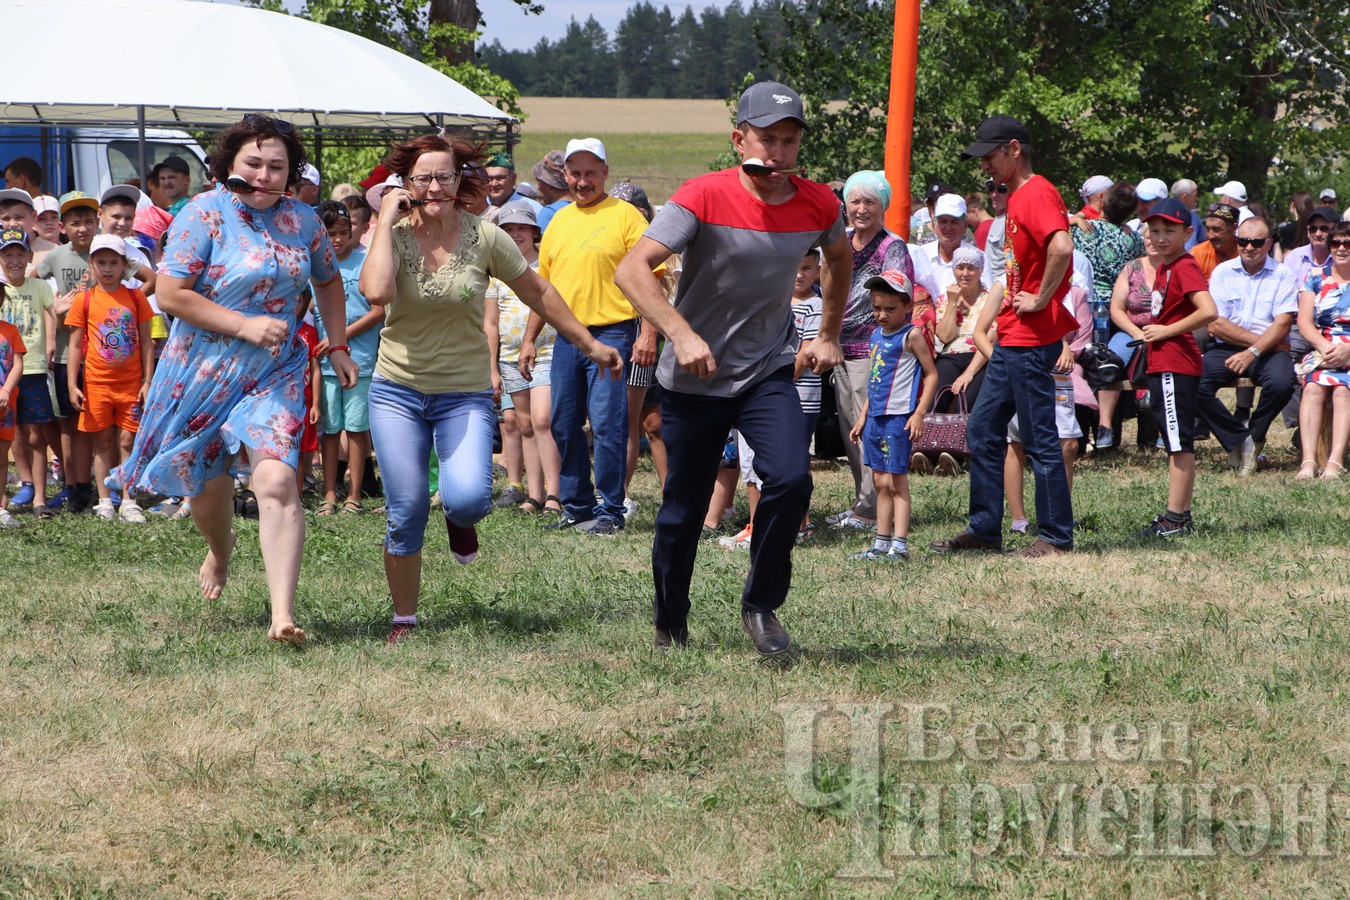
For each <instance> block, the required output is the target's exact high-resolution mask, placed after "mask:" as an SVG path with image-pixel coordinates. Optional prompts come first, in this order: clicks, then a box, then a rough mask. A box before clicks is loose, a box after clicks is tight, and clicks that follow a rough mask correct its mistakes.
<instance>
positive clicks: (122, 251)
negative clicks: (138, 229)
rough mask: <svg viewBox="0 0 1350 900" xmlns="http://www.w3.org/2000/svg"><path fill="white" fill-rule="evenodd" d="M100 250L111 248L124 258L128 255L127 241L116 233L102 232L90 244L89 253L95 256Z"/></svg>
mask: <svg viewBox="0 0 1350 900" xmlns="http://www.w3.org/2000/svg"><path fill="white" fill-rule="evenodd" d="M99 250H111V251H113V252H114V253H116V254H117V255H118V256H121V257H123V258H125V257H126V255H127V244H126V241H124V240H122V239H121V238H120V237H118V236H117V235H115V234H100V235H98V236H97V237H95V238H94V241H93V243H91V244H90V245H89V255H90V256H93V255H94V254H95V253H97V252H98V251H99Z"/></svg>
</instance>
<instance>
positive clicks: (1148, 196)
mask: <svg viewBox="0 0 1350 900" xmlns="http://www.w3.org/2000/svg"><path fill="white" fill-rule="evenodd" d="M1134 192H1135V194H1137V195H1138V196H1139V199H1140V200H1145V201H1148V200H1161V199H1162V198H1164V197H1166V196H1167V185H1166V184H1164V183H1163V180H1162V179H1161V178H1145V179H1144V180H1143V181H1141V182H1139V186H1138V187H1136V188H1135V189H1134Z"/></svg>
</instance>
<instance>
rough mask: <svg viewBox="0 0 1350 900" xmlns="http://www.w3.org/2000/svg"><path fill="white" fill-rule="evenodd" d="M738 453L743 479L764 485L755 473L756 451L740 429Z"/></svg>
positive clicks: (737, 435) (759, 485)
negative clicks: (751, 447) (742, 435)
mask: <svg viewBox="0 0 1350 900" xmlns="http://www.w3.org/2000/svg"><path fill="white" fill-rule="evenodd" d="M736 453H737V456H738V457H739V459H740V462H741V481H743V482H745V483H746V484H753V485H754V486H755V487H757V488H762V487H764V482H763V481H761V480H760V478H759V475H757V474H756V473H755V451H753V450H751V449H750V445H749V444H747V443H746V442H745V438H743V437H741V433H740V432H739V431H738V432H736Z"/></svg>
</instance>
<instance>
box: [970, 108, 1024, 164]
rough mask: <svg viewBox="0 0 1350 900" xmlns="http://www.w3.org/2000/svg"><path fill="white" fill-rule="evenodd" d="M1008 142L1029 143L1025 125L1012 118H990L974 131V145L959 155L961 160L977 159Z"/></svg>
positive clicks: (1000, 116)
mask: <svg viewBox="0 0 1350 900" xmlns="http://www.w3.org/2000/svg"><path fill="white" fill-rule="evenodd" d="M1008 141H1017V142H1018V143H1022V144H1030V143H1031V133H1030V132H1028V131H1027V128H1026V126H1025V125H1023V124H1022V123H1021V122H1020V121H1019V120H1017V119H1014V118H1013V117H1012V116H1002V115H999V116H990V117H989V118H987V119H985V120H984V121H983V122H981V123H980V127H979V128H977V129H976V130H975V143H973V144H971V145H970V146H969V147H967V148H966V149H965V152H964V153H962V154H961V158H962V159H979V158H980V157H981V156H984V155H985V154H986V153H989V152H990V151H992V150H997V149H998V148H999V147H1002V146H1003V145H1004V144H1006V143H1008Z"/></svg>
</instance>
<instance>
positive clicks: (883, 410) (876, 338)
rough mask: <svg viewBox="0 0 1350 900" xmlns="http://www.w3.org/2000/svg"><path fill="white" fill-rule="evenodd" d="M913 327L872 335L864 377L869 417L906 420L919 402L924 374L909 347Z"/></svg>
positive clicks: (877, 332) (880, 331)
mask: <svg viewBox="0 0 1350 900" xmlns="http://www.w3.org/2000/svg"><path fill="white" fill-rule="evenodd" d="M913 330H914V326H913V325H905V326H904V327H902V328H900V329H898V330H896V331H892V332H891V333H890V334H886V333H885V332H883V331H882V330H881V329H880V328H878V329H877V330H876V331H874V332H872V357H871V366H870V367H869V374H868V377H867V414H868V415H869V416H907V415H909V414H910V413H912V412H914V407H915V406H916V405H917V404H918V402H919V388H920V387H921V386H922V383H923V377H922V376H923V373H922V372H921V371H920V370H919V358H918V357H917V356H915V355H914V351H913V350H912V349H910V346H909V335H910V332H912V331H913Z"/></svg>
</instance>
